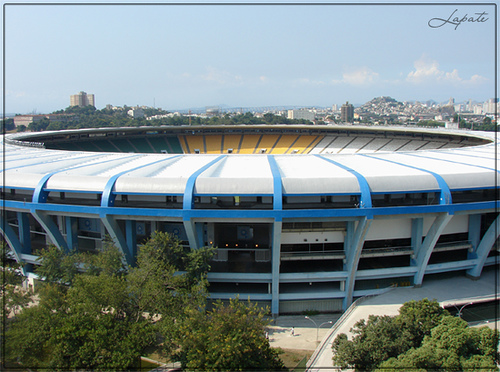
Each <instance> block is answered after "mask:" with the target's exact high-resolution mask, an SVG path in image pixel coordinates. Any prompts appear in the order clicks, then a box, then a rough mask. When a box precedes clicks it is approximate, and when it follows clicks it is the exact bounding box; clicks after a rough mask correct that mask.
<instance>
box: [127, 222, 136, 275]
mask: <svg viewBox="0 0 500 372" xmlns="http://www.w3.org/2000/svg"><path fill="white" fill-rule="evenodd" d="M125 238H126V240H127V251H128V257H130V264H131V265H132V266H133V265H135V261H136V258H137V223H136V221H135V220H125Z"/></svg>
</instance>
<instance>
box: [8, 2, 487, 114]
mask: <svg viewBox="0 0 500 372" xmlns="http://www.w3.org/2000/svg"><path fill="white" fill-rule="evenodd" d="M4 10H5V15H4V16H5V25H4V27H5V35H4V39H5V56H4V57H5V65H4V70H5V82H4V91H3V94H4V98H5V107H4V110H5V112H6V113H20V114H25V113H29V112H32V111H36V112H41V113H49V112H53V111H55V110H59V109H61V108H65V107H67V106H68V96H70V95H72V94H75V92H79V91H87V92H92V93H93V94H94V95H95V100H96V103H95V105H96V107H97V108H98V109H101V108H104V107H105V106H106V105H107V104H111V105H115V106H122V105H129V106H135V105H139V106H143V105H144V106H151V107H152V106H155V107H161V108H163V109H165V110H171V109H189V108H194V107H207V106H219V105H223V106H227V107H264V106H301V107H310V106H317V107H329V106H332V105H334V104H337V105H341V104H343V103H345V102H346V101H349V102H352V103H353V104H363V103H364V102H367V101H369V100H371V99H372V98H374V97H379V96H390V97H393V98H395V99H396V100H398V101H424V102H425V101H427V100H434V101H436V102H445V101H447V100H448V99H449V98H450V97H453V98H454V99H455V101H456V102H465V101H468V100H469V99H472V100H474V101H477V102H484V101H487V100H488V99H490V98H493V97H495V94H496V93H497V92H496V89H495V73H496V70H495V69H496V66H495V58H494V57H495V37H494V36H495V32H496V30H495V17H496V14H495V13H494V11H495V8H494V6H493V5H484V4H481V5H462V4H446V5H442V4H441V5H418V4H417V3H414V4H413V5H409V4H407V5H395V4H390V3H386V4H384V5H373V4H368V5H367V4H364V5H362V6H361V5H359V4H358V5H337V4H319V5H306V4H302V5H299V4H279V5H278V4H274V5H269V4H268V5H256V4H246V5H234V4H233V5H228V4H223V3H221V4H219V5H188V4H186V5H123V4H120V5H118V4H117V5H109V4H108V5H62V4H59V5H41V4H29V3H24V4H23V5H21V4H12V5H10V4H8V5H5V6H4ZM466 15H467V17H466V18H464V17H465V16H466ZM464 19H465V21H462V20H464Z"/></svg>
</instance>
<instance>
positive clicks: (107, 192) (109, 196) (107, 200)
mask: <svg viewBox="0 0 500 372" xmlns="http://www.w3.org/2000/svg"><path fill="white" fill-rule="evenodd" d="M180 156H181V155H176V156H172V157H170V158H166V159H161V160H157V161H154V162H151V163H148V164H143V165H140V166H138V167H135V168H132V169H127V170H126V171H123V172H120V173H117V174H115V175H113V176H111V178H109V179H108V182H106V186H104V190H103V192H102V199H101V206H102V207H112V206H113V205H114V204H115V194H114V192H113V190H114V188H115V184H116V181H117V180H118V178H120V177H121V176H123V175H124V174H127V173H130V172H133V171H136V170H138V169H143V168H145V167H149V166H151V165H155V164H158V163H162V162H165V161H170V160H172V159H175V158H178V157H180Z"/></svg>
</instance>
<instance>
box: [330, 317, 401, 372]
mask: <svg viewBox="0 0 500 372" xmlns="http://www.w3.org/2000/svg"><path fill="white" fill-rule="evenodd" d="M351 331H352V332H353V334H354V336H353V340H352V341H349V340H348V339H347V336H346V335H342V336H341V337H337V338H336V339H335V340H334V342H333V345H332V348H333V349H334V357H333V360H334V364H335V365H337V366H339V367H342V368H347V367H350V366H353V367H355V368H356V369H358V370H370V369H372V368H374V367H375V366H377V365H378V364H379V363H380V362H382V361H384V360H386V359H388V358H390V357H394V356H397V355H399V354H400V353H401V352H402V351H405V348H407V347H408V341H407V340H406V339H405V337H404V335H405V334H404V333H403V332H401V329H400V328H399V327H398V325H397V324H396V322H394V320H393V317H390V316H374V315H370V317H369V318H368V321H366V320H365V319H362V320H360V321H358V322H357V323H356V324H355V325H354V327H353V329H351ZM339 336H340V335H339Z"/></svg>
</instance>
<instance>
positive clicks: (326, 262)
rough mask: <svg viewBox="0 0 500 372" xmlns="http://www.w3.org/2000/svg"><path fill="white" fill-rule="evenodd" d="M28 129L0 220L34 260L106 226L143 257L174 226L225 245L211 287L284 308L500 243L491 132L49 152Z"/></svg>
mask: <svg viewBox="0 0 500 372" xmlns="http://www.w3.org/2000/svg"><path fill="white" fill-rule="evenodd" d="M148 130H149V131H152V130H153V129H150V128H148ZM190 130H191V128H190ZM207 130H211V131H213V130H214V129H213V128H207ZM259 130H262V129H261V128H259ZM273 130H274V131H275V130H276V129H275V128H273ZM117 131H118V132H119V133H124V130H123V129H122V130H121V132H120V130H117ZM65 133H66V134H65ZM72 133H73V132H57V133H56V132H54V133H53V134H51V135H54V136H65V137H71V136H73V134H72ZM74 133H77V132H74ZM79 133H87V135H88V136H91V135H92V136H94V137H95V138H98V137H106V136H107V134H106V132H105V131H104V130H102V131H100V132H99V131H97V130H88V131H83V132H79ZM155 133H156V132H155ZM381 133H382V134H381V136H384V135H387V133H385V134H384V133H383V132H381ZM447 133H448V132H445V135H446V136H448V135H449V134H447ZM47 135H49V134H47ZM478 135H479V136H482V137H481V138H483V139H485V138H486V139H487V138H490V141H493V137H492V136H491V134H482V135H480V134H470V136H478ZM29 138H30V137H29V135H25V137H19V135H17V136H14V137H9V138H8V139H7V140H6V143H5V149H6V151H5V153H4V155H3V156H4V159H3V160H4V162H5V165H6V166H5V169H4V176H5V177H4V178H3V181H2V182H4V183H3V190H4V195H5V200H4V205H5V209H4V213H3V214H2V224H1V226H2V233H3V235H4V238H5V239H6V241H7V242H8V244H9V246H10V247H11V248H12V250H13V252H14V255H15V257H16V259H18V260H20V261H23V262H25V263H26V264H27V265H26V270H27V271H29V270H30V269H31V266H30V265H33V264H36V262H37V261H36V259H37V251H38V250H39V249H43V247H44V246H45V245H46V244H48V243H51V244H55V245H56V246H58V247H59V248H60V249H63V250H67V251H70V250H73V249H79V250H90V251H92V250H99V249H100V247H101V245H102V240H103V238H104V237H105V236H106V235H109V236H110V237H111V238H112V239H113V240H114V242H115V243H116V245H117V246H118V247H119V248H120V249H121V251H122V252H123V254H124V257H126V259H127V261H128V263H129V264H134V260H135V255H136V252H137V248H138V246H139V245H140V243H141V242H142V241H143V240H144V239H145V238H147V237H148V236H149V235H150V234H151V233H153V232H154V231H166V232H169V233H172V234H174V235H176V236H177V237H178V238H179V239H180V240H181V241H182V242H183V244H185V245H186V246H189V247H191V248H192V249H198V248H200V247H203V246H214V247H217V253H216V256H215V258H214V260H213V262H212V270H211V272H210V273H209V276H208V279H209V282H210V295H211V297H212V298H213V299H223V300H224V299H229V298H231V297H234V296H236V295H240V296H241V297H242V298H250V299H251V300H253V301H257V302H259V303H261V304H263V305H268V306H270V308H271V310H272V313H273V314H284V313H300V312H302V311H305V310H318V311H321V312H332V311H340V310H342V309H346V308H347V307H348V306H349V305H350V304H351V303H352V301H353V300H354V299H356V298H358V297H362V296H365V295H369V294H376V293H380V292H381V291H383V290H384V288H387V287H389V286H395V285H396V286H420V285H422V283H423V279H424V278H427V277H433V276H435V275H436V274H443V273H455V275H459V276H465V275H467V276H469V277H472V278H477V277H480V275H481V272H482V269H483V267H484V266H487V265H493V264H494V262H495V258H496V256H497V255H498V248H497V246H496V245H495V241H496V239H497V238H498V234H499V231H500V229H499V228H498V227H499V224H500V222H499V221H500V219H499V217H498V212H497V210H498V206H499V205H498V200H497V195H496V185H497V182H498V178H499V173H498V171H497V170H496V169H495V161H496V159H495V154H496V151H495V150H496V149H495V146H496V145H495V143H494V142H489V143H488V141H486V140H485V142H482V143H483V144H478V145H476V146H467V147H460V148H459V147H457V146H458V140H457V141H455V143H453V141H454V140H450V143H449V147H444V148H443V149H441V150H429V151H419V152H418V151H413V152H411V151H410V152H393V151H385V152H379V153H371V154H360V153H353V154H348V155H335V154H328V153H318V154H309V155H235V154H210V155H200V154H197V155H195V154H191V155H183V154H177V155H175V154H161V153H160V154H140V153H135V154H131V153H98V152H82V151H73V152H71V151H69V152H68V151H60V150H48V149H43V148H36V147H26V146H29V144H30V142H29ZM33 138H34V137H33ZM345 138H352V134H351V137H345ZM350 141H351V142H349V143H353V142H352V140H350ZM405 141H406V140H405ZM462 141H463V140H462ZM372 142H373V141H372ZM346 144H347V142H346ZM21 145H24V146H21Z"/></svg>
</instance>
